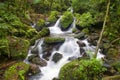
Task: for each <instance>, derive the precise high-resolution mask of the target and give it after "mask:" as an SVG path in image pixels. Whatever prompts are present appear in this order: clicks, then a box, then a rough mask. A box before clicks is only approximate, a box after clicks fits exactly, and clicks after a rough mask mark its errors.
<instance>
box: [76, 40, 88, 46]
mask: <svg viewBox="0 0 120 80" xmlns="http://www.w3.org/2000/svg"><path fill="white" fill-rule="evenodd" d="M77 44H78V45H79V47H85V46H86V45H85V43H84V42H82V41H80V40H79V41H77Z"/></svg>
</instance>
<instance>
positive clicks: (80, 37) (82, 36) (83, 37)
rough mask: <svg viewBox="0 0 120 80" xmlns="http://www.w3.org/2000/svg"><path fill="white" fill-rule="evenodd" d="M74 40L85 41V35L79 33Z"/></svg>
mask: <svg viewBox="0 0 120 80" xmlns="http://www.w3.org/2000/svg"><path fill="white" fill-rule="evenodd" d="M75 38H78V39H82V40H83V39H85V34H84V33H82V32H81V33H79V34H77V35H75Z"/></svg>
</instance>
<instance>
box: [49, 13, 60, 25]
mask: <svg viewBox="0 0 120 80" xmlns="http://www.w3.org/2000/svg"><path fill="white" fill-rule="evenodd" d="M58 14H59V12H57V11H51V13H50V16H49V17H48V21H49V22H50V23H54V22H56V21H57V19H58Z"/></svg>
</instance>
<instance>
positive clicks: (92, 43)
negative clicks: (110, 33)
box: [87, 36, 99, 46]
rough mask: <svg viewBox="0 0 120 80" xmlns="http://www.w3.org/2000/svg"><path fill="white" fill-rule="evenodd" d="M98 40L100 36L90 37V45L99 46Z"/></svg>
mask: <svg viewBox="0 0 120 80" xmlns="http://www.w3.org/2000/svg"><path fill="white" fill-rule="evenodd" d="M98 38H99V37H98V36H89V37H88V39H87V40H88V42H89V43H90V45H94V46H97V40H98Z"/></svg>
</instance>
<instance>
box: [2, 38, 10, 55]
mask: <svg viewBox="0 0 120 80" xmlns="http://www.w3.org/2000/svg"><path fill="white" fill-rule="evenodd" d="M1 55H7V56H9V55H10V52H9V44H8V40H7V39H0V56H1Z"/></svg>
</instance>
